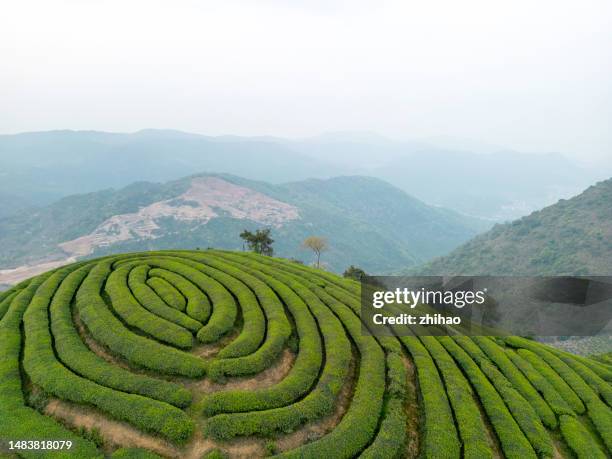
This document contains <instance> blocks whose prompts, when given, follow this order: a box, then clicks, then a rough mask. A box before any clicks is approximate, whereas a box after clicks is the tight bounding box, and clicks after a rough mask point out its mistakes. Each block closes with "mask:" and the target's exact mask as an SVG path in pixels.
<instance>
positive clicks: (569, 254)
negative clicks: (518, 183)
mask: <svg viewBox="0 0 612 459" xmlns="http://www.w3.org/2000/svg"><path fill="white" fill-rule="evenodd" d="M411 271H412V272H417V273H419V274H428V275H429V274H435V275H442V274H444V275H460V274H465V275H478V274H482V275H612V179H608V180H605V181H603V182H600V183H597V184H596V185H594V186H591V187H589V188H588V189H587V190H586V191H584V192H583V193H581V194H580V195H578V196H576V197H574V198H571V199H568V200H561V201H559V202H558V203H556V204H554V205H552V206H549V207H546V208H544V209H542V210H540V211H537V212H533V213H532V214H531V215H529V216H527V217H523V218H521V219H519V220H516V221H514V222H512V223H507V224H503V225H495V226H494V227H493V228H492V229H491V230H489V231H488V232H486V233H484V234H481V235H479V236H476V237H475V238H474V239H472V240H470V241H469V242H467V243H465V244H463V245H462V246H460V247H459V248H457V249H455V250H454V251H453V252H451V253H450V254H449V255H446V256H443V257H441V258H438V259H436V260H434V261H432V262H430V263H427V264H426V265H425V266H422V267H419V268H417V269H416V270H411Z"/></svg>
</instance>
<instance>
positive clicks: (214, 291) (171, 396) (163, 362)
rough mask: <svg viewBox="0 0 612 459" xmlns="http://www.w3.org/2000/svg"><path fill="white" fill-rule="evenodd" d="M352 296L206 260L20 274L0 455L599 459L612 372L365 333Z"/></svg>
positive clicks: (268, 269) (516, 343)
mask: <svg viewBox="0 0 612 459" xmlns="http://www.w3.org/2000/svg"><path fill="white" fill-rule="evenodd" d="M359 302H360V300H359V284H358V283H356V282H353V281H350V280H347V279H344V278H341V277H338V276H336V275H333V274H330V273H327V272H324V271H321V270H315V269H311V268H308V267H305V266H303V265H300V264H297V263H294V262H291V261H287V260H281V259H275V258H270V257H262V256H258V255H254V254H247V253H235V252H224V251H216V250H207V251H160V252H146V253H134V254H125V255H119V256H116V255H115V256H110V257H106V258H100V259H96V260H88V261H84V262H80V263H76V264H73V265H70V266H67V267H63V268H60V269H57V270H54V271H51V272H48V273H45V274H42V275H40V276H37V277H35V278H32V279H29V280H27V281H25V282H22V283H21V284H19V285H17V286H15V287H13V288H12V289H10V290H8V291H5V292H2V293H0V457H1V456H2V455H5V456H7V457H26V458H30V457H32V458H39V457H50V458H64V457H70V458H71V457H76V458H97V457H124V458H130V457H134V458H136V457H142V458H146V457H158V456H162V457H187V458H201V457H211V458H212V457H263V456H277V457H285V458H350V457H366V458H398V457H425V458H444V459H447V458H448V459H452V458H460V457H467V458H487V457H508V458H520V459H528V458H536V457H551V458H552V457H578V458H589V459H590V458H605V457H610V454H612V408H611V407H612V384H611V383H612V365H609V364H607V363H604V362H602V361H595V360H591V359H588V358H584V357H578V356H574V355H571V354H567V353H564V352H561V351H559V350H556V349H554V348H550V347H546V346H544V345H541V344H538V343H536V342H534V341H530V340H527V339H524V338H520V337H507V338H503V339H501V338H490V337H475V338H468V337H460V336H453V337H420V338H419V337H415V336H409V337H398V336H397V335H395V334H393V333H391V334H390V335H389V336H385V337H372V336H368V335H366V334H364V333H362V323H361V321H360V317H359V310H360V306H359ZM392 331H393V330H392ZM52 405H53V406H55V407H57V406H63V407H66V409H65V410H64V411H63V412H66V411H69V412H71V413H73V414H74V413H75V412H76V413H80V414H81V416H74V415H73V416H62V415H61V413H62V411H61V410H59V411H58V410H55V411H54V410H53V409H51V408H50V407H51V406H52ZM79 410H80V411H79ZM117 426H119V430H120V431H122V430H123V431H124V433H123V434H122V435H117ZM20 440H32V441H38V442H41V441H43V440H66V441H70V442H71V448H70V449H62V450H58V449H52V448H50V449H42V448H41V447H40V443H39V447H38V448H35V447H34V446H32V447H27V448H15V447H14V446H15V443H14V442H17V441H20Z"/></svg>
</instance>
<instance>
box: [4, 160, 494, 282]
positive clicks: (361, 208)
mask: <svg viewBox="0 0 612 459" xmlns="http://www.w3.org/2000/svg"><path fill="white" fill-rule="evenodd" d="M111 167H112V166H111V165H109V166H108V168H111ZM488 226H489V225H488V223H486V222H485V223H483V221H481V220H477V219H474V218H471V217H465V216H463V215H460V214H457V213H455V212H452V211H449V210H446V209H442V208H438V207H432V206H429V205H426V204H424V203H422V202H421V201H419V200H417V199H415V198H412V197H410V196H408V195H407V194H406V193H404V192H403V191H401V190H399V189H397V188H395V187H393V186H391V185H389V184H387V183H385V182H383V181H381V180H378V179H374V178H368V177H337V178H333V179H325V180H321V179H310V180H306V181H299V182H292V183H286V184H282V185H274V184H268V183H265V182H256V181H252V180H247V179H244V178H239V177H236V176H230V175H211V174H201V175H194V176H189V177H187V178H184V179H180V180H176V181H172V182H167V183H163V184H159V183H150V182H139V183H135V184H132V185H129V186H128V187H125V188H123V189H119V190H112V189H111V190H105V191H99V192H94V193H88V194H79V195H73V196H69V197H66V198H63V199H61V200H59V201H57V202H55V203H53V204H50V205H48V206H43V207H39V208H37V209H35V210H31V209H25V210H22V211H20V212H17V213H16V214H14V215H12V216H10V217H7V218H4V219H2V220H0V268H3V269H4V270H3V271H0V284H2V283H4V284H9V283H12V281H11V279H12V280H13V281H14V280H15V278H16V277H19V276H22V275H24V270H25V272H27V273H28V274H32V271H31V269H30V268H31V267H32V266H33V265H41V264H44V267H45V268H46V269H49V268H50V267H52V266H51V265H52V264H54V263H65V262H67V261H72V260H75V259H79V258H83V257H91V256H100V255H104V254H108V253H114V252H127V251H139V250H150V249H163V248H191V249H193V248H196V247H200V248H202V249H205V248H207V247H215V248H226V249H238V250H240V249H241V248H242V240H241V239H240V238H239V234H240V232H241V231H242V230H243V229H245V228H246V229H255V228H263V227H270V228H272V237H273V238H274V239H275V243H274V249H275V254H276V255H279V256H284V257H292V258H297V259H301V260H304V261H305V262H307V263H309V262H310V261H311V259H312V254H311V253H309V252H307V251H305V250H303V249H302V248H301V247H300V243H301V242H302V241H303V240H304V239H305V238H306V237H307V236H310V235H318V236H323V237H325V238H327V239H328V241H329V244H330V249H329V251H328V252H327V253H325V254H324V255H323V258H322V259H323V261H324V263H325V264H326V265H327V266H328V267H329V269H332V270H335V271H341V270H343V269H345V268H346V267H347V266H348V265H350V264H355V265H358V266H360V267H362V268H364V269H366V270H368V271H370V272H389V271H393V270H398V269H401V268H403V267H406V266H414V265H416V264H419V263H422V262H424V261H426V260H429V259H432V258H433V257H435V256H439V255H442V254H444V253H448V252H449V251H450V250H452V249H453V248H455V247H457V246H458V245H459V244H461V243H462V242H465V241H466V240H468V239H469V238H471V237H473V236H474V235H476V234H477V233H478V232H480V231H483V230H484V229H485V228H487V227H488ZM50 264H51V265H50ZM9 268H10V269H9ZM14 268H18V269H17V270H15V269H14ZM11 276H12V277H11Z"/></svg>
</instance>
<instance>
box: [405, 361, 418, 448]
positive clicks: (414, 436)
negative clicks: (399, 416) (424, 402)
mask: <svg viewBox="0 0 612 459" xmlns="http://www.w3.org/2000/svg"><path fill="white" fill-rule="evenodd" d="M402 362H403V364H404V368H406V404H405V407H404V409H405V411H406V448H405V450H404V453H405V457H407V458H411V459H412V458H416V457H418V455H419V401H418V395H417V394H418V388H417V381H416V369H415V367H414V362H413V361H412V359H411V358H410V357H408V356H407V355H403V356H402Z"/></svg>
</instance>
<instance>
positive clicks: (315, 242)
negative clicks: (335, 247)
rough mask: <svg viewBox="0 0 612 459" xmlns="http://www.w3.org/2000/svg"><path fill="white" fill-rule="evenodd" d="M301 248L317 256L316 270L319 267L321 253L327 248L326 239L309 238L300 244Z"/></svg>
mask: <svg viewBox="0 0 612 459" xmlns="http://www.w3.org/2000/svg"><path fill="white" fill-rule="evenodd" d="M302 247H304V248H306V249H310V250H312V251H313V252H314V253H315V255H316V256H317V265H316V266H317V268H319V267H320V266H321V252H325V251H326V250H327V249H328V248H329V244H328V243H327V239H325V238H324V237H319V236H309V237H307V238H306V239H304V242H302Z"/></svg>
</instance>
